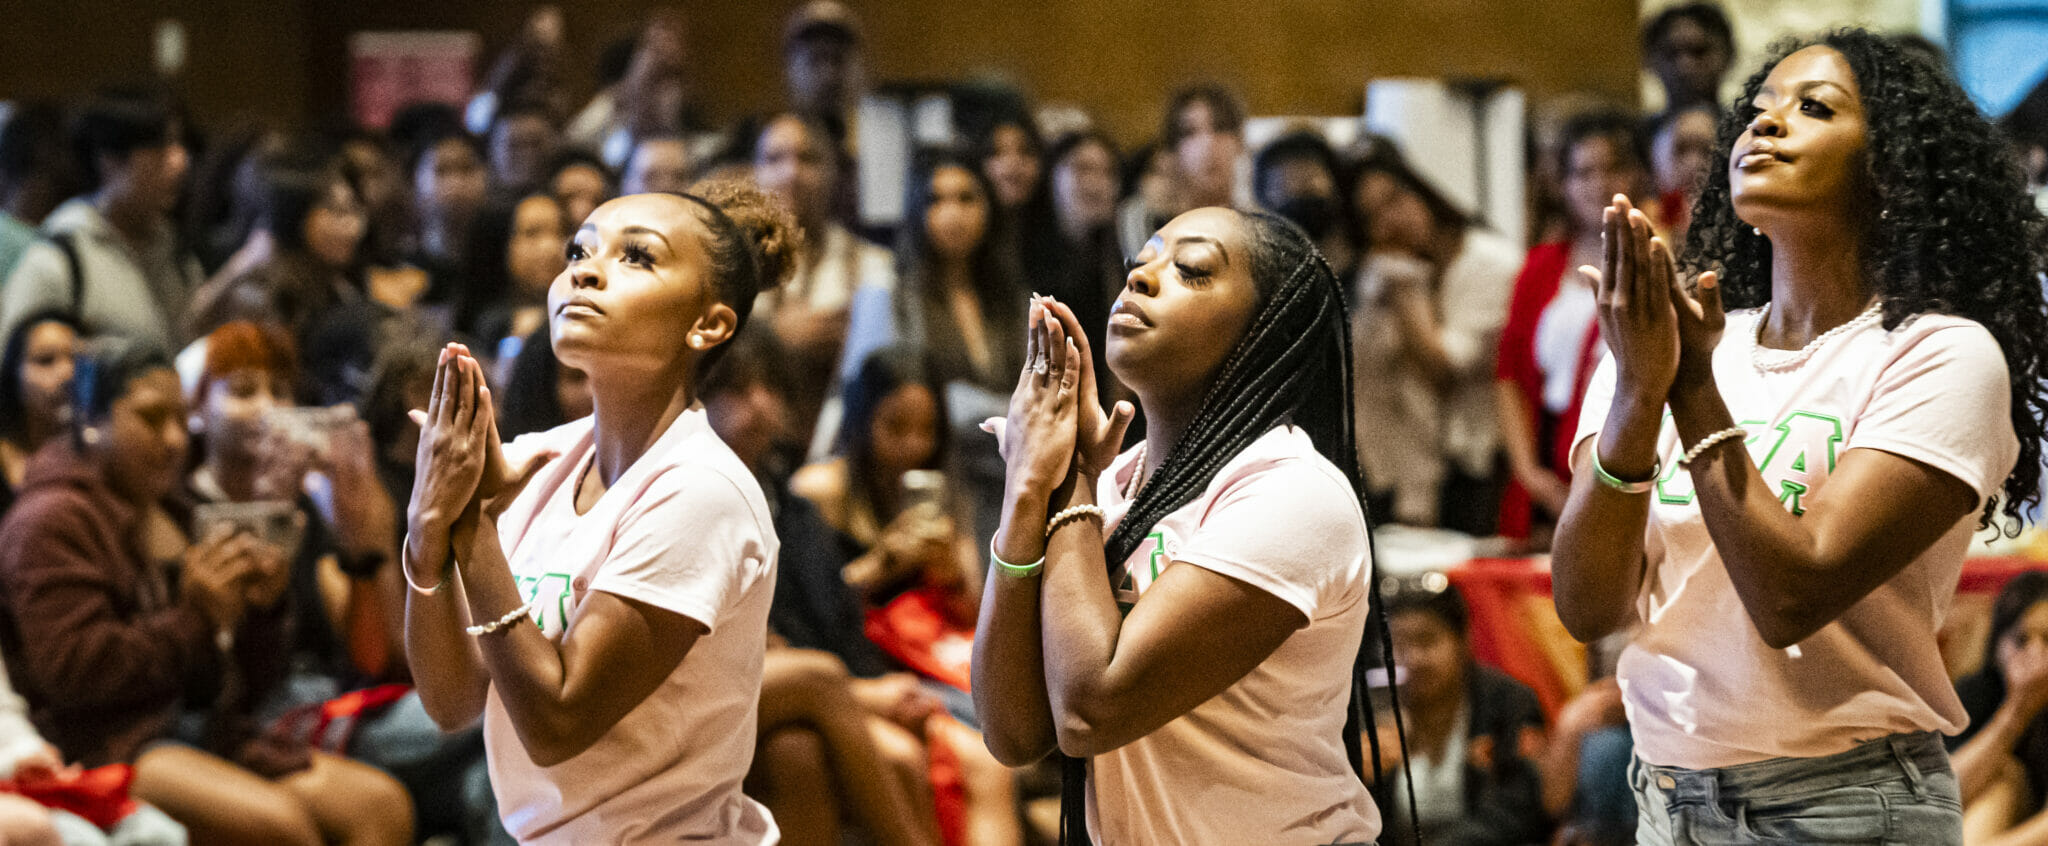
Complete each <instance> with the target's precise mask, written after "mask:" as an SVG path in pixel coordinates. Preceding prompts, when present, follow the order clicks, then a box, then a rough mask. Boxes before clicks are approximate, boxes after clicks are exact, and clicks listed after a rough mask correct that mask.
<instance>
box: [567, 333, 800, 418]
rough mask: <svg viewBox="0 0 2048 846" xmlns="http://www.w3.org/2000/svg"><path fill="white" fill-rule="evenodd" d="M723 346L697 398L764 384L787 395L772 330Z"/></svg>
mask: <svg viewBox="0 0 2048 846" xmlns="http://www.w3.org/2000/svg"><path fill="white" fill-rule="evenodd" d="M529 343H530V342H529ZM726 346H727V347H728V350H727V352H726V354H725V358H723V359H721V360H720V361H719V362H718V364H717V365H715V366H713V367H710V368H708V369H706V370H705V371H704V376H703V378H702V379H700V380H699V381H698V382H697V397H698V399H701V400H704V401H707V402H708V401H710V400H712V399H715V398H717V397H722V396H730V395H732V394H738V393H744V392H746V391H747V390H748V389H750V388H753V387H755V386H761V387H765V388H767V389H768V391H769V392H770V393H773V394H775V395H777V396H788V395H789V380H788V379H787V378H786V377H785V376H784V374H783V370H782V360H783V359H782V355H783V353H782V344H781V342H780V341H777V340H776V338H775V333H773V332H748V333H746V334H743V335H741V336H739V337H738V338H734V339H733V340H731V341H728V342H726Z"/></svg>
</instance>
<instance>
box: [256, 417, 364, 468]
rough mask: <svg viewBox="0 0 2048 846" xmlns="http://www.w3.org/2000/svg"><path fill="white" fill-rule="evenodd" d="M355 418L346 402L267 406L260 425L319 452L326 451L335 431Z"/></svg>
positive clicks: (276, 434) (292, 441)
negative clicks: (323, 404) (335, 404)
mask: <svg viewBox="0 0 2048 846" xmlns="http://www.w3.org/2000/svg"><path fill="white" fill-rule="evenodd" d="M355 422H356V411H355V409H354V408H353V407H351V406H346V405H338V406H287V407H284V408H274V409H271V410H270V411H269V412H268V413H267V414H265V415H264V416H263V425H264V427H265V428H266V429H268V430H269V432H270V433H272V434H273V435H275V436H277V437H281V438H283V439H284V440H285V441H286V442H288V443H293V444H298V445H301V446H304V447H306V448H308V449H310V450H312V451H313V453H314V454H316V455H320V456H325V455H327V453H328V449H329V447H330V446H332V445H333V443H334V433H335V432H336V431H338V430H341V429H344V428H347V427H348V426H350V425H353V424H354V423H355Z"/></svg>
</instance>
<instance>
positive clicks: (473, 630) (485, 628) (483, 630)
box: [463, 599, 533, 637]
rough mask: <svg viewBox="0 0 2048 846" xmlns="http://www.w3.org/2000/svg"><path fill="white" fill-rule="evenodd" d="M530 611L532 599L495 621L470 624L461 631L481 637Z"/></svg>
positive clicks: (509, 623)
mask: <svg viewBox="0 0 2048 846" xmlns="http://www.w3.org/2000/svg"><path fill="white" fill-rule="evenodd" d="M532 611H533V600H531V599H529V600H527V601H526V604H524V605H521V606H519V607H518V608H514V609H512V611H511V612H510V613H508V614H506V615H505V616H503V617H499V618H498V619H497V621H496V622H491V623H484V624H482V625H477V626H470V627H468V628H466V629H463V631H465V632H468V633H469V636H470V637H481V636H483V635H487V634H490V633H491V632H495V631H498V630H499V629H502V628H505V627H506V626H509V625H512V624H513V623H516V622H519V620H520V619H522V618H524V617H525V616H526V615H527V614H529V613H531V612H532Z"/></svg>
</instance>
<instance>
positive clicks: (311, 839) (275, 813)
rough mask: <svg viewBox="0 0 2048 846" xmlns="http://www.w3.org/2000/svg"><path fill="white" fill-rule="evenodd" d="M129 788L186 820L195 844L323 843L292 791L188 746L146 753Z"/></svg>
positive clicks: (313, 845) (275, 845)
mask: <svg viewBox="0 0 2048 846" xmlns="http://www.w3.org/2000/svg"><path fill="white" fill-rule="evenodd" d="M128 792H129V794H130V795H133V796H134V797H135V798H137V799H140V800H142V801H144V802H148V803H149V804H151V805H155V806H156V807H157V808H158V809H159V810H161V811H163V812H164V813H166V814H169V815H170V816H171V819H174V820H177V821H178V822H180V823H183V824H184V826H185V828H186V829H187V830H188V831H189V832H190V833H191V838H192V842H193V843H206V844H224V846H241V845H242V844H247V846H322V843H321V840H320V827H319V825H318V824H317V823H315V822H314V821H313V817H312V816H311V815H310V814H308V813H306V809H305V808H304V807H302V806H301V805H300V804H299V801H298V797H296V796H293V795H292V794H291V791H288V790H286V789H284V788H283V787H281V786H279V785H278V784H276V783H274V782H271V781H269V780H267V779H265V778H263V777H262V776H259V775H257V774H255V773H252V772H250V771H248V770H245V769H242V768H241V767H238V766H235V765H234V764H232V763H229V762H228V761H226V760H224V759H222V758H219V757H216V756H213V755H209V754H207V753H205V752H201V751H199V750H197V749H193V748H191V747H189V746H173V745H164V746H158V747H156V748H154V749H151V750H149V751H148V752H144V753H143V754H142V757H141V758H138V759H136V761H135V782H134V784H133V785H131V786H130V787H129V789H128Z"/></svg>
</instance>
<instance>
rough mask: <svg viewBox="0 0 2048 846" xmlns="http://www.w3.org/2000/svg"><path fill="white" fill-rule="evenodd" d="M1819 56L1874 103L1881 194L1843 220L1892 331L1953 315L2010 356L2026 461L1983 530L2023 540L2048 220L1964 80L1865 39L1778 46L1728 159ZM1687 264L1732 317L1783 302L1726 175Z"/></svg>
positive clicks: (2047, 330)
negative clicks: (1715, 282)
mask: <svg viewBox="0 0 2048 846" xmlns="http://www.w3.org/2000/svg"><path fill="white" fill-rule="evenodd" d="M1813 45H1824V46H1826V47H1828V48H1830V49H1832V50H1835V51H1836V52H1838V53H1840V54H1841V55H1842V57H1843V58H1844V59H1845V60H1846V61H1847V62H1848V64H1849V69H1850V71H1851V72H1852V73H1853V74H1854V75H1855V79H1856V87H1857V89H1858V90H1859V92H1860V94H1859V96H1860V98H1861V99H1862V103H1863V112H1864V116H1865V124H1866V127H1867V129H1866V132H1867V138H1866V151H1867V152H1866V155H1867V161H1868V168H1869V175H1870V179H1869V193H1870V196H1869V197H1867V198H1865V200H1864V201H1863V202H1858V203H1854V204H1851V205H1848V206H1845V207H1843V209H1842V212H1843V213H1844V214H1849V215H1855V216H1856V217H1857V218H1858V220H1857V222H1858V223H1859V224H1860V226H1861V229H1862V232H1863V238H1862V240H1861V245H1862V255H1861V256H1860V259H1861V261H1862V264H1863V268H1864V275H1865V278H1866V280H1867V281H1868V283H1869V285H1870V287H1871V288H1872V289H1874V290H1875V291H1876V292H1877V294H1878V296H1880V297H1882V298H1883V299H1884V326H1885V328H1886V329H1893V328H1897V327H1898V326H1899V324H1900V323H1901V322H1903V321H1905V320H1906V319H1907V318H1908V317H1911V316H1912V315H1915V314H1919V313H1921V312H1937V313H1942V314H1952V315H1956V316H1960V317H1965V318H1969V319H1970V320H1974V321H1976V322H1977V323H1979V324H1981V325H1983V327H1984V328H1985V329H1987V330H1989V331H1990V332H1991V335H1992V337H1993V338H1996V339H1997V341H1998V346H1999V348H2000V349H2001V350H2003V351H2004V353H2005V362H2006V369H2007V372H2008V374H2009V377H2010V379H2011V385H2012V423H2013V431H2014V433H2015V434H2017V435H2018V436H2019V446H2020V454H2019V463H2018V464H2017V465H2015V466H2014V467H2013V471H2012V475H2010V476H2008V477H2006V479H2005V484H2004V493H2003V495H2002V496H1998V497H1991V498H1988V499H1987V501H1986V502H1985V505H1984V512H1983V515H1982V518H1981V520H1980V521H1979V527H1980V528H1990V527H1992V526H1993V524H1994V518H1995V517H1996V516H1997V514H1998V513H1999V511H2000V510H2003V512H2004V514H2005V515H2006V517H2007V518H2008V519H2007V520H2005V521H2002V522H2003V525H2001V526H2000V528H2001V530H2003V531H2006V532H2016V531H2018V528H2019V521H2020V516H2021V515H2022V514H2024V513H2025V512H2026V509H2027V506H2028V505H2029V504H2031V503H2034V502H2038V501H2040V498H2041V494H2040V491H2039V483H2040V480H2041V441H2042V438H2043V437H2044V435H2048V431H2044V427H2043V424H2042V418H2043V417H2044V416H2048V385H2044V382H2043V380H2044V378H2048V302H2044V300H2043V296H2042V290H2041V283H2040V279H2039V276H2038V274H2039V273H2040V272H2041V270H2042V268H2043V266H2044V265H2048V242H2044V240H2043V239H2044V232H2048V221H2044V220H2043V219H2042V216H2041V212H2040V211H2039V210H2038V209H2036V208H2035V207H2034V202H2033V198H2032V197H2031V196H2029V195H2028V193H2027V181H2026V177H2025V175H2024V174H2023V173H2022V171H2021V169H2020V164H2019V160H2018V159H2017V158H2016V157H2015V155H2014V152H2013V149H2012V146H2011V145H2010V144H2008V143H2007V142H2006V139H2005V138H2004V137H2003V136H2002V135H2001V134H2000V133H1999V132H1998V131H1997V130H1995V129H1993V128H1992V126H1991V124H1990V123H1989V122H1987V121H1986V120H1985V118H1984V115H1983V114H1982V113H1981V112H1979V111H1978V110H1977V106H1976V105H1975V104H1974V103H1973V102H1972V101H1971V100H1970V97H1969V95H1968V94H1965V93H1964V92H1963V89H1962V87H1961V86H1960V85H1958V84H1957V83H1956V81H1955V78H1954V77H1953V76H1951V75H1950V74H1949V73H1948V72H1947V71H1946V70H1945V69H1943V68H1940V67H1937V66H1935V65H1934V64H1932V63H1931V62H1929V61H1927V60H1926V59H1925V58H1923V57H1921V56H1919V55H1916V54H1914V53H1912V52H1910V51H1908V50H1906V49H1904V48H1902V47H1900V46H1899V44H1898V42H1897V41H1894V40H1893V39H1891V38H1889V37H1886V36H1883V35H1877V34H1874V33H1871V32H1869V31H1866V30H1862V29H1840V30H1835V31H1832V32H1828V33H1825V34H1823V35H1820V36H1818V37H1816V38H1812V39H1803V40H1797V41H1788V42H1783V43H1781V44H1779V45H1777V46H1776V48H1775V49H1774V50H1773V57H1772V58H1771V59H1770V60H1768V61H1766V62H1765V63H1764V65H1763V67H1762V68H1759V69H1758V70H1757V72H1756V73H1755V74H1753V75H1751V76H1750V78H1749V81H1748V83H1747V84H1745V85H1744V86H1743V89H1742V98H1741V99H1740V100H1738V101H1737V104H1738V107H1737V108H1735V109H1732V110H1730V111H1729V113H1728V114H1727V115H1726V116H1724V117H1723V118H1722V119H1721V127H1720V137H1719V139H1718V146H1717V148H1718V150H1719V151H1720V154H1721V159H1720V160H1721V161H1723V162H1725V161H1728V159H1729V154H1730V151H1731V150H1732V149H1733V147H1734V145H1735V142H1736V141H1737V140H1738V139H1739V138H1740V137H1741V135H1742V133H1743V131H1744V130H1745V129H1746V128H1747V127H1748V125H1749V122H1750V121H1751V120H1753V119H1754V118H1755V115H1756V113H1757V112H1756V109H1755V107H1753V106H1751V105H1750V103H1751V101H1753V100H1754V99H1755V98H1756V96H1757V92H1758V91H1759V90H1760V89H1761V88H1762V87H1763V84H1764V79H1765V78H1766V77H1768V76H1769V75H1770V71H1771V68H1773V67H1775V66H1776V65H1777V64H1778V62H1779V61H1780V60H1782V59H1783V58H1784V57H1785V56H1788V55H1790V54H1792V53H1793V52H1796V51H1798V50H1800V49H1802V48H1805V47H1808V46H1813ZM1681 264H1682V265H1683V267H1684V269H1685V272H1686V273H1688V274H1694V273H1699V272H1701V271H1705V270H1718V271H1720V277H1721V288H1722V294H1721V296H1722V300H1723V302H1724V303H1725V304H1726V305H1727V307H1728V308H1730V309H1740V308H1751V307H1755V306H1760V305H1763V304H1764V303H1765V302H1766V301H1768V300H1769V299H1770V296H1771V245H1770V241H1769V240H1768V239H1766V238H1764V237H1763V236H1761V235H1758V234H1756V232H1755V231H1754V230H1753V229H1752V228H1751V227H1750V226H1749V224H1746V223H1743V222H1742V221H1741V219H1739V218H1737V217H1736V215H1735V207H1734V205H1733V203H1732V202H1731V200H1730V191H1729V176H1728V168H1726V167H1717V168H1713V169H1712V170H1710V171H1709V172H1708V175H1707V181H1706V185H1705V186H1704V187H1703V188H1702V189H1701V192H1700V196H1699V198H1698V199H1697V200H1695V201H1694V204H1693V213H1692V228H1691V229H1690V230H1689V232H1688V235H1687V246H1686V251H1685V255H1684V256H1683V257H1682V258H1681Z"/></svg>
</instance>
